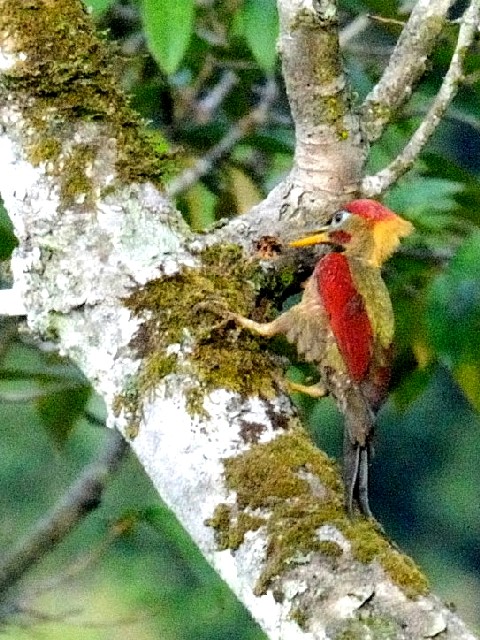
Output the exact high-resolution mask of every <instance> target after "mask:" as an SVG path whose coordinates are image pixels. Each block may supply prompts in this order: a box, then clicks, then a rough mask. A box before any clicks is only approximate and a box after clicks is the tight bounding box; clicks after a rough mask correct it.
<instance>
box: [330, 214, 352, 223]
mask: <svg viewBox="0 0 480 640" xmlns="http://www.w3.org/2000/svg"><path fill="white" fill-rule="evenodd" d="M349 217H350V212H349V211H343V210H341V211H337V213H335V214H334V215H333V217H332V219H331V221H330V225H331V226H332V227H339V226H340V225H341V224H343V223H344V222H345V220H347V218H349Z"/></svg>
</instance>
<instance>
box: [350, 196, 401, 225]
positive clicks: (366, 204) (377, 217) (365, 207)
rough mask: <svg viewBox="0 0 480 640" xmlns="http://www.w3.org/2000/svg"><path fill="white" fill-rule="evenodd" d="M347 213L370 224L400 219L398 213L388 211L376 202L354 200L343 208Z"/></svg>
mask: <svg viewBox="0 0 480 640" xmlns="http://www.w3.org/2000/svg"><path fill="white" fill-rule="evenodd" d="M342 208H343V209H344V210H345V211H349V212H350V213H353V214H355V215H356V216H360V217H361V218H364V219H365V220H367V221H370V222H387V221H388V220H395V219H398V216H397V214H396V213H393V211H391V210H390V209H387V207H385V206H384V205H383V204H380V202H377V201H376V200H367V199H366V198H365V199H363V200H352V201H351V202H348V203H347V204H346V205H344V206H343V207H342Z"/></svg>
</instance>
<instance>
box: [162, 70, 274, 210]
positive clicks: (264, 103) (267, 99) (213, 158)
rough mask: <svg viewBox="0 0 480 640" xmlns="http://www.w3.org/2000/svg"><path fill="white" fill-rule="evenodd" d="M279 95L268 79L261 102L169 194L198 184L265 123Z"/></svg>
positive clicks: (178, 180) (170, 185)
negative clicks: (235, 147)
mask: <svg viewBox="0 0 480 640" xmlns="http://www.w3.org/2000/svg"><path fill="white" fill-rule="evenodd" d="M276 95H277V86H276V83H275V80H274V79H270V80H268V82H267V83H266V85H265V87H264V88H263V91H262V97H261V99H260V102H259V104H258V105H257V106H256V107H255V108H254V109H252V111H250V113H248V114H247V115H246V116H245V117H243V118H242V119H241V120H239V121H238V122H237V123H236V124H235V125H234V126H233V127H232V128H231V129H230V130H229V131H228V133H227V134H226V135H225V136H224V137H223V138H222V139H221V140H220V142H218V144H216V145H215V146H214V147H212V148H211V149H210V150H209V151H208V152H207V153H206V154H205V155H204V156H203V157H202V158H200V159H199V160H198V161H197V162H196V164H195V165H194V166H193V167H191V168H190V169H186V170H185V171H184V172H183V173H182V174H181V175H180V176H179V177H178V178H176V179H175V180H173V181H172V182H171V183H170V184H169V186H168V194H169V196H170V197H171V198H176V197H177V196H179V195H180V194H182V193H184V192H185V191H187V190H188V189H189V188H190V187H192V186H193V185H194V184H196V183H197V182H198V181H199V180H200V178H202V177H203V176H205V175H207V174H208V173H209V172H210V171H211V170H212V169H213V167H214V166H215V165H216V164H218V163H219V162H220V161H221V160H222V159H223V158H224V157H225V156H227V155H228V154H229V153H230V152H231V151H232V149H233V147H234V146H235V145H236V144H237V142H239V141H240V140H241V139H242V138H244V137H245V136H247V135H248V134H249V133H251V132H252V131H253V130H255V129H256V128H258V127H259V126H261V125H262V124H264V123H265V122H266V120H267V118H268V115H269V111H270V108H271V106H272V104H273V102H274V100H275V97H276Z"/></svg>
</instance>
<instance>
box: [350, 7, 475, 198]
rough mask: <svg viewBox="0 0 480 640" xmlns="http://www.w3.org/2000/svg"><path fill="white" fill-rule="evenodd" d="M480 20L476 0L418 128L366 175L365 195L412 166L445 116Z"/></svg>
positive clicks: (383, 188)
mask: <svg viewBox="0 0 480 640" xmlns="http://www.w3.org/2000/svg"><path fill="white" fill-rule="evenodd" d="M479 21H480V6H479V3H478V1H477V0H474V1H473V2H472V3H471V4H470V6H469V7H468V9H467V10H466V11H465V13H464V15H463V17H462V20H461V24H460V30H459V34H458V40H457V44H456V47H455V51H454V53H453V56H452V60H451V62H450V67H449V69H448V71H447V73H446V75H445V78H444V79H443V82H442V85H441V87H440V90H439V92H438V93H437V95H436V96H435V99H434V101H433V103H432V105H431V107H430V109H429V110H428V113H427V115H426V117H425V119H424V120H423V122H422V123H421V124H420V126H419V127H418V129H417V130H416V131H415V133H414V134H413V136H412V137H411V139H410V140H409V142H408V143H407V145H406V146H405V148H404V149H403V151H402V152H401V153H400V154H399V155H398V156H397V157H396V158H395V160H393V162H391V163H390V164H389V165H388V167H386V168H385V169H382V171H380V172H379V173H377V174H376V175H374V176H366V177H365V178H364V180H363V184H362V191H363V193H364V195H366V196H368V197H372V196H378V195H380V194H381V193H383V192H384V191H386V190H387V189H388V188H389V187H390V186H391V185H392V184H394V183H395V182H396V181H397V180H398V178H400V176H402V175H403V174H404V173H405V172H406V171H407V170H408V169H410V167H412V166H413V163H414V162H415V160H416V159H417V157H418V155H419V154H420V152H421V151H422V149H423V147H424V146H425V145H426V143H427V142H428V140H429V138H430V136H431V135H432V134H433V132H434V131H435V129H436V128H437V126H438V125H439V124H440V122H441V119H442V116H443V115H444V113H445V111H446V110H447V108H448V105H449V104H450V102H451V101H452V100H453V98H454V97H455V95H456V93H457V91H458V87H459V84H460V82H461V81H462V79H463V67H464V60H465V56H466V54H467V51H468V49H469V47H470V46H471V44H472V42H473V40H474V38H475V35H476V33H477V30H478V26H479Z"/></svg>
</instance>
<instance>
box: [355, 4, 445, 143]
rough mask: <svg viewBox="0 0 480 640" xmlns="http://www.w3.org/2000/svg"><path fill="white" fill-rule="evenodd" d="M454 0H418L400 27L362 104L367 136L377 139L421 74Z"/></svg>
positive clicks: (372, 139) (363, 123) (369, 138)
mask: <svg viewBox="0 0 480 640" xmlns="http://www.w3.org/2000/svg"><path fill="white" fill-rule="evenodd" d="M452 4H453V0H419V1H418V2H417V4H416V5H415V7H414V9H413V11H412V13H411V15H410V18H409V20H408V22H407V24H406V26H405V29H404V30H403V31H402V33H401V35H400V38H399V40H398V43H397V46H396V47H395V50H394V52H393V54H392V56H391V58H390V61H389V63H388V65H387V68H386V69H385V71H384V72H383V75H382V77H381V79H380V80H379V82H378V83H377V84H376V85H375V87H374V88H373V89H372V91H371V92H370V93H369V94H368V96H367V97H366V99H365V102H364V103H363V105H362V107H361V119H362V128H363V131H364V133H365V136H366V138H367V140H369V141H370V142H373V141H374V140H377V139H378V138H379V137H380V136H381V134H382V132H383V130H384V129H385V127H386V125H387V124H388V123H389V122H390V120H391V119H392V115H393V113H394V112H395V110H396V109H398V108H399V107H400V106H401V105H402V103H403V102H405V101H406V100H407V99H408V98H409V97H410V95H411V93H412V89H413V86H414V85H415V83H416V82H417V81H418V80H419V78H420V77H421V76H422V75H423V73H424V71H425V67H426V63H427V58H428V56H429V55H430V53H431V51H432V49H433V47H434V45H435V42H436V39H437V37H438V35H439V34H440V32H441V31H442V28H443V26H444V22H445V17H446V15H447V12H448V9H449V8H450V6H451V5H452Z"/></svg>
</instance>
